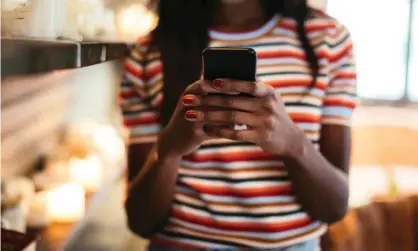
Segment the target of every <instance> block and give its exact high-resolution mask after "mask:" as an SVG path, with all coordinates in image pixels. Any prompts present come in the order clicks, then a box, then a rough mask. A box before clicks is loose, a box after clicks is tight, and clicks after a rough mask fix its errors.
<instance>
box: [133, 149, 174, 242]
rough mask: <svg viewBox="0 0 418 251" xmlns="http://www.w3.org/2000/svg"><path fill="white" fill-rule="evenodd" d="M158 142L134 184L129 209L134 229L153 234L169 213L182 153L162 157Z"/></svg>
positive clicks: (146, 235)
mask: <svg viewBox="0 0 418 251" xmlns="http://www.w3.org/2000/svg"><path fill="white" fill-rule="evenodd" d="M157 148H158V146H157V145H155V146H154V147H153V149H152V150H151V154H149V157H148V159H147V161H146V163H145V165H144V166H143V167H142V169H141V171H140V172H139V173H138V175H137V176H136V178H135V179H134V181H133V182H132V183H131V184H130V187H129V192H128V198H127V200H126V202H125V209H126V213H127V217H128V226H129V228H130V230H131V231H133V232H134V233H136V234H138V235H140V236H142V237H149V236H150V235H151V234H152V233H153V232H155V230H156V228H158V227H160V226H161V224H163V223H164V220H165V219H166V218H167V217H168V215H169V213H170V210H171V204H172V201H173V198H174V192H175V184H176V180H177V174H178V168H179V166H180V160H181V158H180V157H166V156H160V158H159V157H158V154H157V150H156V149H157Z"/></svg>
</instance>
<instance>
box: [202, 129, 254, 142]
mask: <svg viewBox="0 0 418 251" xmlns="http://www.w3.org/2000/svg"><path fill="white" fill-rule="evenodd" d="M205 132H206V134H207V135H210V136H212V137H218V138H225V139H230V140H237V141H245V142H252V143H255V142H256V141H257V138H258V133H257V131H256V130H240V131H237V130H234V129H232V128H227V127H221V126H213V125H210V126H206V127H205Z"/></svg>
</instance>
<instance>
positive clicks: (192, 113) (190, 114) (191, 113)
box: [185, 111, 197, 120]
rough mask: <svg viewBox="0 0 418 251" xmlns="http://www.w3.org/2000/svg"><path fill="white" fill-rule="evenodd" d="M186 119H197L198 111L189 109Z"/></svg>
mask: <svg viewBox="0 0 418 251" xmlns="http://www.w3.org/2000/svg"><path fill="white" fill-rule="evenodd" d="M185 116H186V119H190V120H196V119H197V112H195V111H187V112H186V114H185Z"/></svg>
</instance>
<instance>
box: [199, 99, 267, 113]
mask: <svg viewBox="0 0 418 251" xmlns="http://www.w3.org/2000/svg"><path fill="white" fill-rule="evenodd" d="M198 102H199V103H201V104H203V105H206V106H211V107H222V108H228V109H230V110H240V111H247V112H256V111H258V110H260V108H261V106H262V104H261V100H260V99H259V98H252V97H243V96H236V95H225V96H221V95H206V96H202V97H201V100H199V101H198Z"/></svg>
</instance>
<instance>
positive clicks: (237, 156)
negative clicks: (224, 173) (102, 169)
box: [183, 151, 279, 163]
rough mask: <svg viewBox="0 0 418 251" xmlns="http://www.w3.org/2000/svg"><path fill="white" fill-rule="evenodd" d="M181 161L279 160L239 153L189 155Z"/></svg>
mask: <svg viewBox="0 0 418 251" xmlns="http://www.w3.org/2000/svg"><path fill="white" fill-rule="evenodd" d="M183 159H185V160H188V161H193V162H199V163H200V162H210V161H217V162H233V161H255V160H279V157H278V156H277V155H272V154H269V153H266V152H262V151H252V152H251V151H240V152H226V153H212V154H202V153H200V154H195V153H193V154H190V155H187V156H185V157H184V158H183Z"/></svg>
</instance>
